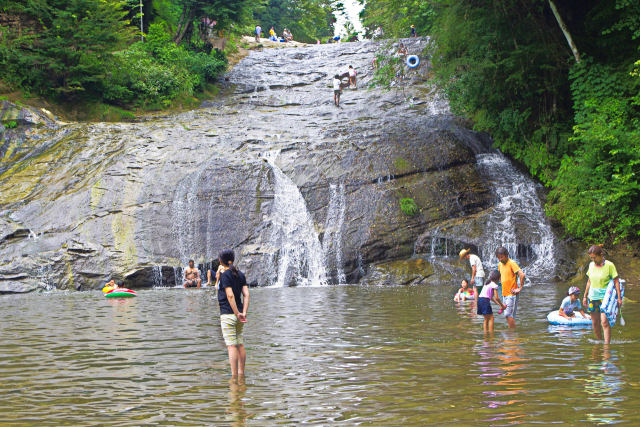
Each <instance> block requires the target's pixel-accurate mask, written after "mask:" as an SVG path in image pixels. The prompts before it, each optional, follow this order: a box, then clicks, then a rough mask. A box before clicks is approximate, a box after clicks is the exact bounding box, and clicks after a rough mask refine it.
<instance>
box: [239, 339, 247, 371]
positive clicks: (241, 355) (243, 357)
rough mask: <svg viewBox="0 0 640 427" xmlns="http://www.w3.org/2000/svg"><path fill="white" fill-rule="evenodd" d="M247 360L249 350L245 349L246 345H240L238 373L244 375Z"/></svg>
mask: <svg viewBox="0 0 640 427" xmlns="http://www.w3.org/2000/svg"><path fill="white" fill-rule="evenodd" d="M246 361H247V351H246V350H245V349H244V345H242V344H240V345H239V346H238V375H239V376H241V377H242V376H244V364H245V362H246Z"/></svg>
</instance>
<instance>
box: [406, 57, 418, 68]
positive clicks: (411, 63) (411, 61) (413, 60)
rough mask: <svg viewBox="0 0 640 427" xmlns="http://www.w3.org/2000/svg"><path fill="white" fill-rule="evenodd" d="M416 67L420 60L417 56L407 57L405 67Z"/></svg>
mask: <svg viewBox="0 0 640 427" xmlns="http://www.w3.org/2000/svg"><path fill="white" fill-rule="evenodd" d="M418 65H420V58H418V55H409V56H407V67H409V68H416V67H417V66H418Z"/></svg>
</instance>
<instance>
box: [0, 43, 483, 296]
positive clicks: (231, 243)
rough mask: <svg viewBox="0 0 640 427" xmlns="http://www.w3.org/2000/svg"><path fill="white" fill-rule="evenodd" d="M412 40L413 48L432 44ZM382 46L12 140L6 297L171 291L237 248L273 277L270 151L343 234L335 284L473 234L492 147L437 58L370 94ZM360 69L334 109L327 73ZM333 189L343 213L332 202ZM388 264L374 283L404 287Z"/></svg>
mask: <svg viewBox="0 0 640 427" xmlns="http://www.w3.org/2000/svg"><path fill="white" fill-rule="evenodd" d="M404 43H405V45H406V46H407V48H408V49H409V51H410V53H411V54H421V52H422V50H423V49H424V47H425V46H426V41H425V40H422V39H410V40H409V39H407V40H404ZM381 49H383V45H382V44H379V43H374V42H360V43H342V44H335V45H318V46H315V45H309V46H306V47H299V48H287V49H271V50H269V49H265V50H262V51H252V52H251V53H250V55H249V56H248V57H247V58H245V59H243V60H242V61H241V62H240V63H239V64H238V65H236V67H235V68H234V69H233V70H232V71H230V72H229V73H228V76H227V77H228V81H227V83H226V84H227V86H226V87H224V88H223V91H222V93H223V94H222V95H221V97H220V98H219V99H217V100H215V101H212V102H211V103H208V104H207V105H206V106H204V107H203V108H202V109H200V110H196V111H191V112H187V113H183V114H177V115H172V116H165V117H154V118H148V119H146V120H142V121H140V122H137V123H115V124H114V123H96V124H70V125H63V126H61V127H60V128H59V129H55V130H54V129H48V128H47V129H46V132H44V131H43V132H41V133H40V134H38V135H35V136H33V137H32V138H26V139H24V140H22V142H21V143H20V147H19V150H17V149H16V147H14V149H13V150H14V151H13V152H14V153H16V152H18V151H19V155H17V154H16V155H11V156H8V155H7V154H6V153H7V152H8V147H7V148H3V150H4V151H3V152H2V156H0V157H2V162H0V292H23V291H29V290H33V289H37V288H49V287H56V288H61V289H96V288H100V287H101V286H102V284H103V283H104V282H105V281H107V280H108V279H109V278H111V277H113V278H116V280H119V281H122V282H123V283H124V284H125V286H131V287H143V286H153V285H154V283H156V284H159V285H160V286H167V285H174V284H175V283H176V282H177V281H178V280H176V276H177V275H179V274H180V270H176V269H174V267H179V266H184V265H185V264H186V261H187V260H188V259H190V258H192V259H194V260H195V261H196V263H199V264H205V263H207V262H211V261H212V260H214V259H215V258H216V256H217V253H218V252H219V251H220V250H221V249H223V248H234V249H235V250H236V252H237V254H238V258H239V260H238V261H239V266H240V268H241V269H243V270H245V271H246V273H247V277H248V279H249V280H250V282H251V283H252V284H254V285H269V284H273V283H274V277H273V274H274V271H273V269H272V268H269V266H270V265H271V266H272V265H273V264H274V262H277V260H278V257H280V256H282V254H280V253H279V248H278V247H275V246H274V245H273V241H274V240H273V235H272V232H273V224H272V223H273V215H274V212H273V211H272V210H273V198H274V172H273V170H272V168H271V167H270V165H269V164H267V163H266V162H265V161H264V156H265V155H266V154H267V153H269V152H277V153H278V154H277V157H276V158H275V164H276V165H277V167H278V168H280V169H281V170H282V171H283V172H284V174H285V175H286V176H288V177H289V178H290V179H291V180H292V181H293V182H294V183H295V184H296V185H297V186H298V188H299V189H300V193H301V194H302V196H303V198H304V200H305V202H306V206H307V208H308V210H309V212H310V214H311V217H312V220H313V223H314V227H315V229H316V231H317V233H318V236H319V238H320V240H325V237H326V236H331V239H333V241H335V244H332V245H329V244H325V242H323V248H324V254H323V256H324V257H325V263H326V268H327V273H328V277H329V279H330V281H332V282H335V281H336V279H335V278H336V277H337V275H338V272H340V271H342V270H343V271H344V275H345V276H346V279H347V282H350V283H353V282H357V281H359V280H360V279H361V278H362V277H363V276H365V275H366V274H367V272H368V270H369V266H370V265H372V264H374V263H379V262H381V261H384V262H386V261H389V260H396V259H403V258H410V257H411V256H412V255H414V251H415V249H416V241H417V240H418V238H419V237H420V236H427V235H429V233H431V234H434V230H439V229H440V227H441V225H442V224H444V223H447V222H450V221H453V220H456V221H458V222H459V223H460V224H463V225H462V226H461V227H459V229H457V231H456V233H458V234H462V235H463V237H462V238H461V240H463V241H467V242H473V241H474V239H473V238H471V237H469V238H465V237H464V234H465V227H464V224H465V223H467V220H469V221H470V222H474V221H476V219H477V218H481V215H482V213H483V212H485V211H487V210H488V209H491V207H492V206H494V205H495V203H496V195H495V192H494V191H493V189H492V187H491V185H489V184H488V183H487V182H486V180H485V179H484V178H483V177H482V176H481V174H480V173H479V171H478V168H477V164H476V155H477V154H479V153H483V152H488V151H490V150H489V149H488V148H487V147H488V140H487V136H486V135H481V134H477V133H475V132H472V131H469V130H467V129H465V128H464V127H462V126H460V125H459V124H458V123H459V120H456V119H455V118H454V117H451V116H450V114H449V113H448V108H447V104H446V102H445V101H444V100H443V99H442V98H441V96H440V95H439V94H438V92H437V91H435V90H434V89H432V88H431V87H430V86H429V82H428V61H426V60H425V61H422V63H421V65H420V67H418V68H416V69H414V70H411V71H408V72H407V74H406V77H405V79H404V80H402V81H399V82H398V83H397V84H396V85H395V86H394V87H393V88H392V89H391V90H388V91H385V90H381V89H367V86H368V84H369V82H370V81H371V78H372V76H373V73H374V69H373V67H372V60H373V58H374V57H375V54H376V53H377V52H379V51H380V50H381ZM385 49H389V48H388V47H385ZM348 65H353V66H354V67H355V68H356V69H357V71H358V86H359V87H358V89H357V90H356V89H345V90H344V91H343V94H342V98H341V107H340V108H338V107H335V106H334V105H333V89H332V87H331V78H332V76H333V75H334V74H336V73H343V72H345V71H346V70H347V67H348ZM336 194H338V196H339V197H341V199H340V200H343V202H341V203H342V204H341V206H342V205H343V207H344V209H338V210H335V209H334V208H333V207H332V206H335V204H336V199H335V198H336V197H338V196H336ZM403 198H412V199H414V201H415V203H416V205H417V206H418V212H417V213H416V214H415V215H412V216H409V215H407V214H406V213H404V212H403V211H402V210H401V209H400V200H401V199H403ZM335 212H338V213H339V216H340V218H338V220H337V222H336V221H334V220H331V221H330V218H332V217H333V215H334V214H335ZM295 214H297V213H296V212H291V215H295ZM336 224H338V225H336ZM474 227H480V228H481V227H482V221H481V220H480V221H479V223H478V224H476V225H474ZM436 234H437V233H436ZM327 238H328V237H327ZM422 238H423V240H424V237H422ZM378 270H379V268H378V267H376V271H378ZM157 271H160V272H161V277H160V280H159V281H158V280H156V281H155V282H154V274H156V273H155V272H157ZM385 271H387V273H385V272H382V273H379V274H377V276H376V277H378V278H377V279H376V281H377V282H380V281H385V280H392V279H391V278H390V277H391V276H392V275H389V274H388V271H393V269H387V270H385ZM403 275H404V276H407V277H409V276H411V274H408V273H406V274H405V273H403ZM436 275H437V274H436ZM404 276H403V277H404ZM431 279H433V280H434V281H435V280H436V278H435V276H434V277H432V278H431ZM431 279H430V280H431ZM407 280H408V281H409V282H413V281H415V280H418V279H416V278H413V276H411V277H410V278H408V279H407Z"/></svg>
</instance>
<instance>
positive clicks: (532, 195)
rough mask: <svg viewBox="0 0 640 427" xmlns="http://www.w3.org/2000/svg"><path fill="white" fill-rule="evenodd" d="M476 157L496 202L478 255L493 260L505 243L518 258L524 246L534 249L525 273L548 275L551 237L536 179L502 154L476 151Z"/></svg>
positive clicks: (552, 251) (552, 259)
mask: <svg viewBox="0 0 640 427" xmlns="http://www.w3.org/2000/svg"><path fill="white" fill-rule="evenodd" d="M476 159H477V164H478V168H479V169H480V171H481V173H482V174H483V175H484V176H485V177H486V178H487V179H488V181H489V182H490V183H491V185H492V186H493V188H494V190H495V192H496V194H497V196H498V204H497V205H496V206H495V208H494V210H493V212H492V213H491V215H490V217H489V220H488V222H487V228H486V233H485V242H484V244H483V245H482V246H481V248H480V252H481V258H482V259H483V260H485V261H486V260H493V261H494V262H495V259H496V258H495V254H494V251H495V249H496V248H497V247H498V246H504V247H506V248H507V249H508V250H509V254H510V255H511V256H512V258H516V259H517V258H518V253H519V252H520V253H522V252H523V251H522V250H520V251H519V250H518V249H519V246H520V247H521V248H522V247H523V246H524V247H525V248H531V250H532V251H533V254H532V257H533V261H532V262H531V264H529V265H528V266H526V268H525V272H526V273H527V276H529V277H540V276H544V277H549V275H550V273H551V274H552V273H553V271H554V270H555V267H556V260H555V248H554V237H553V232H552V231H551V226H550V225H549V223H548V221H547V219H546V217H545V214H544V210H543V208H542V205H541V203H540V200H539V199H538V194H537V193H536V184H535V182H534V181H533V180H531V179H530V178H529V177H527V176H526V175H525V174H523V173H522V172H520V171H518V170H517V169H516V168H515V167H514V166H513V165H512V164H511V162H510V161H509V160H508V159H507V158H506V157H505V156H504V155H502V154H501V153H488V154H478V155H477V156H476ZM525 255H526V254H522V256H525ZM529 256H531V254H529Z"/></svg>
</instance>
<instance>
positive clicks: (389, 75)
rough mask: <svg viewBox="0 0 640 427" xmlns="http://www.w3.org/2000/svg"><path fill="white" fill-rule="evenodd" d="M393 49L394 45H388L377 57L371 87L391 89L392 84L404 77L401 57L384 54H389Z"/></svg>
mask: <svg viewBox="0 0 640 427" xmlns="http://www.w3.org/2000/svg"><path fill="white" fill-rule="evenodd" d="M390 49H392V43H387V44H386V45H385V46H384V47H383V48H382V49H381V51H380V53H378V54H377V55H376V59H375V64H376V67H375V71H374V73H373V78H372V79H371V83H369V86H370V87H372V88H374V87H379V88H383V89H386V90H390V89H391V86H392V85H391V84H392V83H393V81H394V80H396V78H397V77H402V76H403V74H404V62H403V58H404V57H401V56H396V55H387V54H386V53H384V52H388V51H389V50H390Z"/></svg>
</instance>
